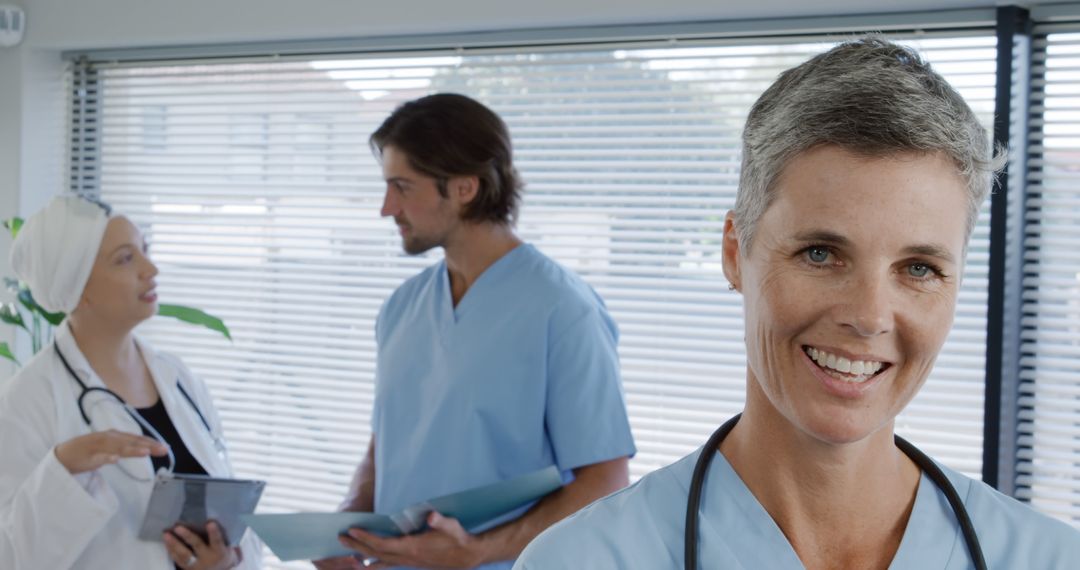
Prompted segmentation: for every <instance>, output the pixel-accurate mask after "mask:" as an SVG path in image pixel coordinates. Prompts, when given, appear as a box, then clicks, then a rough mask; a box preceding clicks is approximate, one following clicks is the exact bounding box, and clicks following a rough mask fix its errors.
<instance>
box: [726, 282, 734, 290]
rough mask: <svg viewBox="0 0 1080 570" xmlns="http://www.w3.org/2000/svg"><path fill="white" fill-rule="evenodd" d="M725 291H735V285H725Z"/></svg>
mask: <svg viewBox="0 0 1080 570" xmlns="http://www.w3.org/2000/svg"><path fill="white" fill-rule="evenodd" d="M727 290H728V291H734V290H735V284H734V283H728V284H727Z"/></svg>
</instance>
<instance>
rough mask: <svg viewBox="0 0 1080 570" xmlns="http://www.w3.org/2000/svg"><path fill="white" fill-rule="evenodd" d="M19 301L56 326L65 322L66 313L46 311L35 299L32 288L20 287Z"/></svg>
mask: <svg viewBox="0 0 1080 570" xmlns="http://www.w3.org/2000/svg"><path fill="white" fill-rule="evenodd" d="M19 302H20V303H22V306H24V307H26V309H27V310H28V311H31V312H34V313H37V314H39V315H41V316H42V317H43V318H44V319H45V320H46V321H47V322H48V323H49V324H50V325H52V326H54V327H55V326H59V325H60V323H62V322H64V317H66V316H67V315H65V314H64V313H50V312H49V311H46V310H45V308H44V307H42V306H41V305H39V304H37V301H35V300H34V296H33V295H31V294H30V289H27V288H25V287H23V288H21V289H19Z"/></svg>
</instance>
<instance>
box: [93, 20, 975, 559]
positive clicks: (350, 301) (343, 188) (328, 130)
mask: <svg viewBox="0 0 1080 570" xmlns="http://www.w3.org/2000/svg"><path fill="white" fill-rule="evenodd" d="M905 41H907V40H905ZM908 43H911V44H912V45H915V46H916V47H918V48H919V49H921V50H922V51H923V53H924V54H925V55H926V56H927V57H928V58H929V59H930V60H931V61H932V62H934V64H935V66H936V67H937V69H938V70H939V71H941V72H942V73H943V74H945V75H946V76H947V77H948V78H949V79H950V81H952V82H953V84H954V85H955V86H957V87H958V88H959V89H960V90H961V92H962V93H963V94H964V96H965V97H966V98H967V99H968V101H969V102H970V103H971V105H972V106H973V108H974V109H975V110H976V112H977V113H978V114H979V115H980V117H982V118H983V119H984V121H985V123H986V124H987V125H989V123H990V121H991V115H992V110H993V95H994V75H993V74H994V56H995V47H994V46H995V40H994V38H993V36H989V35H986V34H982V33H980V34H975V33H964V34H959V33H956V32H953V33H952V34H951V35H949V36H941V35H934V34H929V35H927V34H923V35H921V36H920V39H919V40H918V41H910V42H908ZM830 45H831V43H830V42H829V41H828V40H825V39H813V38H811V39H807V38H803V39H801V40H790V41H786V42H783V43H777V40H776V39H771V40H757V41H748V40H742V41H739V42H720V41H713V42H708V43H703V42H697V43H693V44H683V43H676V44H667V43H665V44H651V45H620V46H604V47H593V48H589V49H587V50H586V49H581V48H577V49H576V50H571V49H570V48H566V49H552V48H544V49H535V50H530V49H518V50H515V51H513V52H506V51H502V52H490V51H488V52H477V53H471V52H466V53H464V54H462V53H446V54H432V53H431V52H425V53H424V54H400V55H396V56H385V55H384V56H378V57H376V56H367V55H363V54H357V55H355V56H350V57H335V58H329V59H311V58H307V59H301V58H281V59H274V60H270V59H263V60H248V61H227V62H214V61H197V62H182V63H180V62H173V63H140V64H102V65H95V66H94V71H96V73H95V74H94V77H95V78H96V81H97V84H96V89H97V95H96V96H97V99H96V105H97V109H96V111H97V122H96V128H97V131H96V133H97V135H98V139H97V140H96V141H95V144H96V145H97V147H96V149H95V150H96V152H97V157H98V162H97V164H96V168H97V171H96V172H98V173H99V176H100V179H99V180H98V184H99V185H100V193H101V195H102V197H103V198H104V199H105V200H107V201H109V202H111V203H113V205H114V206H115V207H116V208H117V209H118V210H119V211H120V212H124V213H127V214H128V215H130V216H131V217H132V218H134V219H135V220H136V221H138V222H139V223H141V224H142V225H143V226H144V227H145V228H146V229H147V230H148V232H149V238H150V241H151V244H152V248H153V249H152V255H153V257H154V259H155V261H157V262H158V264H159V265H160V267H161V269H162V273H161V275H160V277H159V282H160V292H161V298H162V299H163V301H164V302H171V303H182V304H190V305H195V306H198V307H201V308H203V309H205V310H207V311H209V312H212V313H214V314H216V315H218V316H220V317H222V318H224V319H225V321H226V323H227V324H228V325H229V326H230V327H231V329H232V331H233V335H234V338H235V341H234V342H233V343H229V342H227V341H224V340H222V339H220V338H218V337H216V336H214V335H213V334H211V333H208V332H205V331H202V330H199V329H195V328H193V327H190V326H185V325H180V324H176V323H172V322H168V321H166V320H154V321H153V322H151V323H150V324H148V325H146V326H145V327H144V329H143V333H144V334H145V335H147V336H148V337H150V338H151V339H152V340H153V341H154V342H155V343H156V344H157V345H159V346H160V347H161V348H163V349H167V350H171V351H174V352H176V353H178V354H180V355H181V356H182V357H183V358H184V359H185V360H186V362H188V363H189V365H190V366H192V367H193V368H194V369H195V370H196V371H197V372H198V373H200V374H202V376H203V377H204V378H205V379H206V380H207V382H208V383H209V384H210V386H211V388H212V390H213V392H214V395H215V397H216V399H217V402H218V406H219V408H220V410H221V413H222V415H223V417H224V420H225V422H226V428H227V432H228V433H227V435H228V439H229V442H230V445H231V449H232V457H233V460H234V463H235V464H236V467H237V469H238V471H239V472H240V473H241V474H242V475H246V476H257V477H260V478H265V479H268V480H269V486H268V488H267V491H266V494H265V497H264V499H263V502H262V504H261V509H262V511H264V512H280V511H292V510H320V509H330V508H333V507H334V506H335V505H336V504H337V502H338V501H339V500H340V499H341V497H342V495H343V493H344V491H345V488H346V485H347V483H348V480H349V476H350V474H351V472H352V470H353V468H354V467H355V465H356V463H357V461H358V460H359V458H360V456H361V454H362V452H363V450H364V449H365V446H366V444H367V440H368V437H369V435H370V432H369V423H368V422H369V417H370V413H371V405H372V385H373V380H374V379H373V372H374V358H375V345H374V337H373V326H374V318H375V315H376V312H377V311H378V308H379V306H380V304H381V303H382V301H383V300H384V299H385V298H386V297H387V296H388V295H389V293H390V292H391V291H392V290H393V288H394V287H395V286H397V285H398V284H399V283H401V281H402V280H404V279H405V278H407V277H409V276H411V275H413V274H415V273H416V272H418V271H419V270H420V269H421V268H422V267H424V266H426V265H428V264H430V263H431V262H432V260H433V257H434V255H438V254H437V253H436V254H433V255H429V256H427V257H424V258H410V257H407V256H405V255H403V254H402V253H401V248H400V243H399V242H400V240H399V238H398V236H397V235H396V232H395V231H394V228H393V225H392V223H390V222H389V221H386V220H380V219H379V215H378V211H379V207H380V204H381V200H382V189H383V186H382V183H381V175H380V170H379V168H378V165H377V164H376V162H375V160H374V159H373V158H372V156H371V153H370V151H369V149H368V147H367V137H368V135H369V134H370V133H371V132H372V131H373V130H374V129H375V128H376V127H377V125H378V124H379V123H380V122H381V121H382V120H383V119H384V118H385V117H386V116H387V115H388V114H389V113H390V112H391V110H392V109H393V108H394V107H395V106H396V105H397V104H399V103H400V102H402V101H405V100H408V99H412V98H415V97H418V96H421V95H424V94H426V93H430V92H435V91H455V92H461V93H466V94H470V95H472V96H475V97H477V98H478V99H480V100H482V101H483V102H485V103H487V104H489V105H490V106H491V107H492V108H494V109H495V110H496V111H497V112H498V113H499V114H500V115H502V116H503V117H504V118H505V119H506V121H507V123H508V124H509V126H510V130H511V133H512V135H513V138H514V144H515V149H516V154H517V162H518V166H519V168H520V170H521V171H522V173H523V175H524V178H525V180H526V181H527V183H528V187H527V192H526V199H525V203H524V206H523V211H522V216H521V221H520V223H519V227H518V229H519V231H520V234H521V235H522V236H523V237H524V238H525V239H527V240H528V241H531V242H533V243H535V244H536V245H537V246H538V247H539V248H540V249H541V250H542V251H544V252H546V253H547V254H549V255H551V256H552V257H554V258H555V259H557V260H559V261H561V262H562V263H564V264H566V265H568V266H570V267H572V268H573V269H574V270H576V271H578V272H579V273H581V274H582V275H583V276H584V277H585V279H586V280H588V281H589V282H590V283H591V284H592V285H593V286H594V287H595V288H596V289H597V290H598V291H599V293H600V294H601V295H602V296H603V297H604V298H605V299H606V301H607V303H608V305H609V307H610V309H611V312H612V314H613V316H614V318H615V320H616V321H617V322H618V324H619V326H620V329H621V332H622V338H621V343H620V355H621V359H622V366H623V381H624V388H625V392H626V398H627V404H628V406H629V411H630V416H631V423H632V426H633V430H634V435H635V437H636V439H637V444H638V448H639V453H638V455H637V457H635V458H634V460H633V462H632V474H633V477H634V478H635V479H636V478H637V477H640V476H641V475H642V474H644V473H646V472H648V471H650V470H653V469H655V468H657V467H660V466H663V465H666V464H668V463H670V462H672V461H673V460H675V459H677V458H678V457H681V456H682V455H684V454H686V453H689V452H690V451H692V450H693V449H695V448H696V447H698V446H699V445H701V444H702V443H703V441H704V439H705V438H706V437H707V435H708V433H709V432H710V431H711V430H712V429H713V428H714V427H715V426H716V425H718V424H719V423H721V422H722V421H723V420H724V419H726V418H727V417H729V416H730V415H732V414H734V413H736V412H737V411H738V410H739V409H740V408H741V406H742V401H743V393H744V382H745V376H744V374H745V371H744V364H745V362H744V357H743V342H742V337H743V332H742V330H743V329H742V316H741V306H740V298H739V296H738V295H736V294H734V293H731V292H729V291H727V288H726V285H727V283H726V281H725V280H724V278H723V275H722V273H721V269H720V267H721V265H720V231H721V228H722V223H723V215H724V213H725V212H726V210H727V209H728V208H729V207H731V206H732V204H733V202H734V196H735V190H736V185H737V180H738V169H739V159H738V156H737V153H738V149H739V134H740V130H741V127H742V123H743V120H744V118H745V114H746V112H747V111H748V109H749V106H750V104H751V103H752V102H753V101H754V100H755V99H756V98H757V96H758V95H759V94H760V92H761V91H762V90H764V88H765V87H766V86H768V84H769V83H771V82H772V81H773V80H774V79H775V77H776V76H777V74H778V73H779V72H780V71H781V70H783V69H786V68H788V67H791V66H793V65H795V64H798V63H800V62H802V61H804V60H805V59H807V58H808V57H809V56H811V55H812V54H814V53H818V52H820V51H823V50H825V49H827V48H828V47H829V46H830ZM985 218H986V214H985V212H984V219H983V220H982V221H981V222H980V224H979V226H978V229H977V230H976V234H975V238H974V242H973V244H972V247H971V253H970V256H969V260H968V266H967V272H966V275H965V279H964V285H963V290H962V294H961V298H960V305H959V308H958V311H957V316H956V326H955V330H954V331H953V333H952V334H951V336H950V337H949V340H948V342H947V345H946V348H945V350H944V351H943V353H942V355H941V357H940V359H939V361H938V364H937V367H936V368H935V370H934V373H933V375H932V377H931V379H930V380H929V381H928V383H927V385H926V387H925V388H924V389H923V391H922V393H921V394H920V395H919V397H918V398H917V399H916V401H915V402H914V403H913V404H912V405H911V406H910V407H909V408H908V410H907V411H906V412H905V413H904V414H903V416H902V417H901V418H900V420H899V421H898V428H899V431H900V433H901V434H903V435H905V436H907V437H910V438H911V439H913V440H914V441H915V442H916V443H917V444H919V445H921V446H923V447H924V449H926V450H927V451H928V452H929V453H931V454H932V455H934V456H936V457H938V458H940V459H942V460H943V461H945V462H946V463H948V464H949V465H952V466H954V467H956V468H958V469H960V470H962V471H964V472H966V473H968V474H971V475H973V476H975V477H978V476H979V473H980V470H981V457H982V416H983V368H984V352H985V326H986V319H985V314H986V282H987V251H988V230H987V225H986V219H985ZM583 437H585V434H583ZM301 567H303V566H301Z"/></svg>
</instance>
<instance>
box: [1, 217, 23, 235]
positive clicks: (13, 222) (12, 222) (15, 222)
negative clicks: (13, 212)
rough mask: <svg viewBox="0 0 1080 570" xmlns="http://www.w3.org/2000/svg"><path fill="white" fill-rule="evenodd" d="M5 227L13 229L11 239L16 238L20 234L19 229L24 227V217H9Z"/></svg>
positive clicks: (5, 221)
mask: <svg viewBox="0 0 1080 570" xmlns="http://www.w3.org/2000/svg"><path fill="white" fill-rule="evenodd" d="M4 227H5V228H7V229H9V230H11V239H15V236H17V235H19V230H21V229H22V227H23V219H22V218H19V217H15V218H8V219H6V220H4Z"/></svg>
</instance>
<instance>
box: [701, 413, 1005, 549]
mask: <svg viewBox="0 0 1080 570" xmlns="http://www.w3.org/2000/svg"><path fill="white" fill-rule="evenodd" d="M740 417H742V414H737V415H736V416H735V417H733V418H731V419H730V420H728V421H726V422H724V424H723V425H721V426H720V427H719V428H717V429H716V431H714V432H713V434H712V435H711V436H709V441H708V442H707V443H706V444H705V447H704V448H703V449H702V450H701V455H699V456H698V460H697V463H696V464H694V475H693V478H692V479H691V480H690V493H689V495H688V496H687V498H686V526H685V531H684V532H685V534H684V537H683V538H684V540H683V561H684V564H683V567H684V568H685V570H697V567H698V564H697V554H698V553H697V550H698V511H699V510H700V509H701V489H702V487H703V486H704V484H705V475H706V472H707V471H708V469H709V464H711V463H712V457H713V453H716V452H717V450H718V449H719V447H720V444H721V443H722V442H723V441H724V438H726V437H727V435H728V433H730V432H731V430H732V428H734V427H735V424H737V423H739V418H740ZM893 439H894V441H895V442H896V447H898V448H900V451H903V452H904V454H905V455H907V456H908V458H910V459H911V460H912V461H914V462H915V464H916V465H918V467H919V469H922V470H923V471H924V472H926V474H927V475H928V476H929V477H930V480H931V481H933V482H934V484H935V485H937V487H938V489H941V492H942V493H944V494H945V498H946V499H947V500H948V501H949V506H951V507H952V509H953V513H954V514H955V515H956V520H957V522H958V523H959V524H960V530H961V532H962V533H963V535H964V542H965V543H966V544H967V548H968V552H969V553H970V554H971V561H972V562H973V563H974V564H975V568H976V569H977V570H986V568H987V566H986V558H985V557H984V556H983V551H982V545H981V544H980V543H979V536H978V534H977V533H976V532H975V526H974V525H973V524H972V522H971V516H970V515H969V514H968V511H967V508H966V507H965V506H964V502H963V501H962V500H960V495H959V493H957V492H956V488H955V487H953V484H952V482H950V481H949V478H948V477H946V475H945V473H944V472H943V471H942V470H941V468H940V467H938V465H937V463H934V461H933V460H931V459H930V458H929V457H928V456H927V455H926V454H925V453H923V452H922V451H919V449H918V448H917V447H915V446H914V445H912V444H911V443H910V442H908V441H907V440H906V439H904V438H902V437H900V436H898V435H893Z"/></svg>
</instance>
